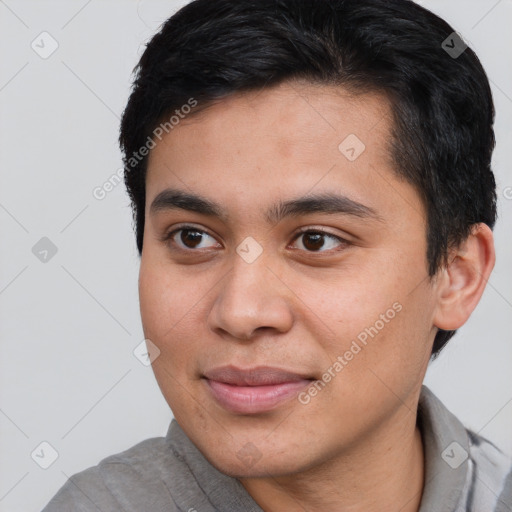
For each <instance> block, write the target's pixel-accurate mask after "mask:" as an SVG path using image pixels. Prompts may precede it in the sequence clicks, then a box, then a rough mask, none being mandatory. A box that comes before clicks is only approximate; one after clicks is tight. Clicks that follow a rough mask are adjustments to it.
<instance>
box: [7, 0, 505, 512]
mask: <svg viewBox="0 0 512 512" xmlns="http://www.w3.org/2000/svg"><path fill="white" fill-rule="evenodd" d="M184 3H186V2H183V1H182V2H175V1H156V0H153V1H151V0H142V1H139V2H136V1H133V0H104V1H101V2H100V1H99V0H92V1H91V0H89V1H87V0H83V1H74V0H73V1H69V0H67V1H42V0H34V1H21V0H0V37H1V51H0V61H1V69H0V73H1V74H0V108H1V115H0V140H1V151H0V169H1V173H2V186H1V188H0V222H1V234H2V236H1V242H0V245H1V251H0V258H1V261H0V311H1V317H0V336H1V357H0V450H1V456H0V511H5V512H7V511H9V512H18V511H24V512H30V511H39V510H41V508H42V507H43V506H44V505H45V504H46V503H47V501H48V500H49V499H50V498H51V497H52V496H53V495H54V494H55V492H56V491H57V490H58V488H59V487H60V486H61V485H62V484H63V483H64V482H65V480H66V478H67V476H70V475H72V474H74V473H76V472H78V471H81V470H83V469H85V468H87V467H90V466H92V465H95V464H97V463H98V462H99V461H100V460H101V459H102V458H104V457H106V456H108V455H111V454H114V453H117V452H120V451H122V450H125V449H127V448H129V447H131V446H133V445H134V444H136V443H138V442H139V441H141V440H143V439H147V438H149V437H155V436H162V435H165V433H166V430H167V427H168V424H169V421H170V419H171V412H170V410H169V408H168V406H167V404H166V402H165V400H164V399H163V397H162V396H161V393H160V390H159V388H158V386H157V384H156V381H155V380H154V377H153V373H152V371H151V368H150V367H145V366H143V365H142V364H141V363H140V362H139V361H138V360H137V359H136V358H135V357H134V355H133V353H132V352H133V350H134V348H135V347H136V346H137V345H138V344H139V343H140V342H141V341H142V339H143V333H142V327H141V323H140V317H139V310H138V297H137V277H138V255H137V252H136V247H135V238H134V235H133V233H132V226H131V212H130V209H129V201H128V197H127V195H126V192H125V188H124V184H120V185H118V186H117V187H115V188H114V190H112V191H111V192H109V193H108V194H107V195H106V197H105V198H104V199H103V200H98V199H96V198H95V197H94V196H93V193H92V192H93V189H94V188H95V187H98V186H101V185H102V184H103V183H104V182H105V181H107V180H108V179H109V178H110V177H111V176H112V175H114V174H115V173H116V172H117V170H118V169H119V167H120V166H121V159H120V152H119V149H118V146H117V137H118V126H119V116H120V114H121V112H122V109H123V108H124V106H125V103H126V100H127V98H128V92H129V85H130V80H131V71H132V69H133V66H134V65H135V64H136V62H137V60H138V58H139V57H140V55H141V52H142V50H143V44H144V43H145V42H147V40H148V39H149V38H150V37H151V36H152V35H153V34H154V33H155V31H156V29H157V27H158V26H159V25H160V23H162V22H163V21H164V20H165V19H166V18H167V17H169V16H170V15H171V14H172V13H173V12H174V11H175V10H176V9H177V8H178V7H179V6H181V5H183V4H184ZM421 3H422V4H423V5H425V6H426V7H428V8H430V9H431V10H433V11H434V12H436V13H438V14H440V15H441V16H443V17H444V18H445V19H446V20H447V21H448V22H449V23H451V24H452V25H453V26H454V28H455V29H456V30H457V31H459V32H460V33H461V34H462V35H463V37H464V38H465V40H466V41H467V42H468V43H469V44H470V45H471V46H472V47H473V48H474V49H475V50H476V52H477V54H478V55H479V57H480V58H481V60H482V62H483V64H484V67H485V68H486V70H487V72H488V74H489V77H490V79H491V82H492V87H493V92H494V98H495V104H496V110H497V121H496V133H497V149H496V152H495V155H494V169H495V173H496V177H497V181H498V191H499V213H500V219H499V222H498V225H497V228H496V230H495V236H496V247H497V265H496V268H495V270H494V273H493V275H492V277H491V280H490V282H489V286H488V288H487V290H486V292H485V294H484V297H483V299H482V302H481V304H480V305H479V307H478V308H477V310H476V312H475V313H474V315H473V317H472V318H471V320H470V321H469V322H468V323H467V325H466V326H465V327H464V328H463V329H461V330H460V332H459V334H458V335H457V336H456V337H455V338H454V339H453V340H452V341H451V342H450V345H449V347H448V348H447V349H446V350H445V352H444V354H443V355H442V356H441V358H440V359H439V360H438V361H437V362H435V363H434V364H432V365H431V367H430V369H429V372H428V374H427V379H426V383H427V384H428V385H429V386H430V387H431V389H432V390H433V391H434V392H435V393H437V395H438V396H439V397H440V398H441V399H442V400H443V401H444V403H445V404H446V405H447V406H448V407H449V408H450V409H451V410H452V411H453V412H454V413H455V414H456V415H457V416H458V417H459V418H460V419H461V420H462V421H463V422H464V423H465V424H466V425H467V426H468V427H470V428H472V429H474V430H475V431H477V432H480V433H481V434H482V435H484V436H486V437H488V438H489V439H491V440H492V441H494V442H495V443H496V444H497V445H498V446H500V447H501V448H502V449H504V450H506V451H508V452H509V453H512V435H511V432H512V372H511V371H510V370H511V362H512V343H511V324H512V322H511V318H512V265H511V262H512V244H511V229H510V227H511V219H512V199H511V198H512V188H507V187H512V173H511V164H512V153H511V147H512V145H511V143H510V142H511V130H512V124H511V120H512V70H511V65H510V63H511V62H512V60H511V57H512V51H511V50H512V35H511V30H510V24H511V21H512V2H511V1H510V0H501V1H494V0H487V1H482V0H473V1H468V0H458V1H454V0H452V1H450V2H445V1H443V0H429V1H423V2H421ZM43 31H47V32H48V33H50V34H51V36H52V38H54V39H55V40H56V41H57V42H58V45H59V46H58V49H57V50H56V51H55V53H53V54H52V55H51V56H50V57H48V58H47V59H43V58H41V57H40V56H39V55H38V54H37V53H36V52H35V51H34V50H33V49H32V48H31V43H32V41H33V40H36V42H37V41H40V38H39V39H38V36H39V34H40V33H41V32H43ZM440 43H441V42H440ZM39 44H40V45H41V43H39ZM49 44H50V42H49V40H46V43H45V48H46V49H48V48H49V47H50V46H49ZM505 196H508V198H509V199H508V200H507V199H506V197H505ZM42 237H48V238H49V239H50V240H51V241H52V242H53V243H54V244H55V245H56V246H57V249H58V252H57V253H56V255H55V256H53V257H52V258H51V259H50V260H49V261H48V262H46V263H43V262H41V261H39V259H37V258H36V257H35V256H34V254H33V253H32V247H33V246H34V245H35V244H36V243H37V242H38V241H39V240H40V239H41V238H42ZM43 441H46V442H48V443H50V444H51V445H52V446H53V447H54V448H55V450H56V451H57V452H58V458H57V460H56V461H55V462H54V463H53V464H52V465H51V466H50V467H49V468H48V469H46V470H45V469H42V468H41V467H39V466H38V465H37V464H36V462H34V460H33V459H32V458H31V453H32V452H33V451H34V450H35V449H36V448H37V447H38V446H40V443H41V442H43ZM43 451H45V455H44V457H48V456H49V453H50V451H49V450H48V449H46V450H44V446H43ZM37 453H39V454H41V451H40V449H39V451H38V452H37ZM44 457H42V456H40V458H39V460H40V461H42V460H43V459H44Z"/></svg>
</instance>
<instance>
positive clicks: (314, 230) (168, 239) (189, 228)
mask: <svg viewBox="0 0 512 512" xmlns="http://www.w3.org/2000/svg"><path fill="white" fill-rule="evenodd" d="M180 231H195V232H197V233H201V234H205V235H208V236H209V237H211V238H213V239H215V237H214V236H213V235H211V234H210V233H208V231H205V230H203V229H199V228H196V227H195V226H190V225H184V226H180V227H178V228H176V229H174V230H172V231H170V232H169V233H167V234H165V235H164V236H163V237H162V238H161V241H162V242H164V243H166V245H167V246H168V247H169V248H170V249H172V250H176V251H181V252H200V251H201V249H190V248H189V249H183V248H181V247H171V245H175V242H174V241H173V240H172V239H173V237H174V235H176V234H177V233H179V232H180ZM306 233H309V234H322V235H324V236H326V237H329V238H333V239H335V240H337V241H338V242H340V244H341V246H342V247H343V248H344V247H346V246H347V245H350V242H348V241H347V240H345V239H344V238H342V237H340V236H337V235H334V234H332V233H330V232H328V231H325V230H323V229H319V228H304V229H302V230H300V231H299V232H297V233H295V235H294V237H293V240H292V242H295V241H296V240H297V239H299V238H300V237H301V235H304V234H306ZM299 250H304V249H299ZM338 250H339V249H338ZM331 251H333V249H331V250H328V251H307V250H306V252H308V253H309V254H322V253H330V252H331ZM334 251H335V252H336V251H337V250H336V249H334Z"/></svg>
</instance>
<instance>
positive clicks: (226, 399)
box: [202, 366, 315, 414]
mask: <svg viewBox="0 0 512 512" xmlns="http://www.w3.org/2000/svg"><path fill="white" fill-rule="evenodd" d="M202 377H203V379H204V380H205V382H206V384H207V387H208V390H209V392H210V394H211V395H212V396H213V398H214V399H215V401H216V402H217V403H218V404H219V405H221V406H222V407H223V408H224V409H226V410H228V411H230V412H234V413H238V414H257V413H262V412H267V411H271V410H273V409H275V408H277V407H278V406H280V405H281V404H283V402H285V401H287V400H289V399H291V398H292V397H295V396H297V394H298V393H299V392H300V391H301V390H302V389H304V388H306V387H307V386H309V385H310V384H311V382H312V381H314V380H315V379H314V378H313V377H311V376H308V375H304V374H300V373H294V372H289V371H286V370H282V369H280V368H275V367H268V366H259V367H254V368H248V369H240V368H236V367H234V366H223V367H219V368H214V369H212V370H209V371H207V372H205V373H204V374H203V376H202Z"/></svg>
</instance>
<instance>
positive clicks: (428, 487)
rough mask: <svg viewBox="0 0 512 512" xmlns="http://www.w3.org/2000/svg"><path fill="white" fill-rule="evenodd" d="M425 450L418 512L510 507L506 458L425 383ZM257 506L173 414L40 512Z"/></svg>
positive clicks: (255, 511) (226, 511) (198, 511)
mask: <svg viewBox="0 0 512 512" xmlns="http://www.w3.org/2000/svg"><path fill="white" fill-rule="evenodd" d="M418 426H419V427H420V430H421V433H422V439H423V446H424V450H425V486H424V489H423V496H422V499H421V506H420V509H419V512H512V458H511V457H510V456H508V455H506V454H504V453H503V452H502V451H501V450H499V449H498V448H497V447H496V446H495V445H494V444H492V443H491V442H490V441H488V440H486V439H485V438H483V437H481V436H479V435H477V434H475V433H474V432H472V431H471V430H469V429H466V428H465V427H464V426H463V425H462V423H461V422H460V421H459V420H458V419H457V418H456V417H455V416H454V415H453V414H452V413H451V412H450V411H448V409H446V407H445V406H444V405H443V404H442V403H441V402H440V401H439V399H438V398H437V397H436V396H435V395H434V394H433V393H432V392H431V391H430V390H429V389H428V388H427V387H426V386H423V387H422V391H421V396H420V401H419V406H418ZM75 511H76V512H119V511H125V512H172V511H179V512H216V511H221V512H262V509H261V508H260V507H259V506H258V505H257V504H256V503H255V502H254V500H253V499H252V498H251V496H250V495H249V493H248V492H247V491H246V490H245V488H244V487H243V486H242V484H241V483H240V482H239V481H238V480H237V479H236V478H233V477H230V476H227V475H224V474H223V473H220V472H219V471H218V470H217V469H215V468H214V467H213V466H212V465H211V464H210V463H209V462H208V461H207V460H206V459H205V458H204V456H203V455H202V454H201V452H200V451H199V450H198V449H197V448H196V446H195V445H194V444H193V443H192V441H190V439H189V438H188V437H187V435H186V434H185V433H184V432H183V430H182V429H181V427H180V426H179V425H178V423H177V422H176V420H174V419H173V420H172V421H171V424H170V426H169V430H168V432H167V435H166V437H157V438H152V439H146V440H145V441H142V442H140V443H139V444H137V445H135V446H133V447H131V448H129V449H128V450H126V451H124V452H121V453H118V454H116V455H111V456H110V457H107V458H105V459H103V460H102V461H101V462H100V463H99V464H98V465H97V466H94V467H91V468H89V469H86V470H84V471H82V472H80V473H76V474H75V475H73V476H72V477H70V478H69V479H68V481H67V482H66V483H65V484H64V485H63V486H62V487H61V488H60V489H59V491H58V492H57V494H56V495H55V496H54V497H53V498H52V500H51V501H50V502H49V503H48V505H47V506H46V507H45V508H44V510H43V511H42V512H75Z"/></svg>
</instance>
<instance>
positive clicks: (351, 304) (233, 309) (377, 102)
mask: <svg viewBox="0 0 512 512" xmlns="http://www.w3.org/2000/svg"><path fill="white" fill-rule="evenodd" d="M390 129H391V114H390V107H389V104H388V103H387V101H386V99H385V98H384V97H383V96H380V95H377V94H365V95H359V96H357V97H355V96H351V95H349V94H348V92H346V91H343V90H340V89H339V88H332V87H330V86H321V87H320V86H313V85H307V84H299V83H294V84H293V85H292V84H291V83H285V84H282V85H280V86H278V87H274V88H270V89H267V90H263V91H258V92H254V93H252V92H251V93H244V94H237V95H233V96H231V97H230V98H229V99H225V100H222V101H220V102H218V103H216V104H214V105H213V106H210V107H209V108H207V109H206V110H204V111H202V112H201V113H199V114H197V115H196V116H191V117H190V118H185V119H183V120H181V121H180V122H179V124H178V125H177V126H175V127H174V129H173V130H172V131H170V132H169V133H168V134H166V135H165V136H164V137H163V138H162V140H161V141H160V142H158V144H157V145H156V147H154V148H153V149H152V150H151V153H150V156H149V161H148V173H147V181H146V212H145V215H146V221H145V231H144V248H143V252H142V259H141V267H140V277H139V292H140V306H141V315H142V323H143V327H144V334H145V337H146V338H147V339H149V340H151V342H152V343H153V344H154V345H156V347H158V349H159V351H160V354H159V356H158V357H157V358H156V359H155V360H154V362H153V370H154V373H155V376H156V379H157V381H158V384H159V386H160V388H161V390H162V393H163V395H164V397H165V399H166V400H167V402H168V404H169V406H170V407H171V409H172V411H173V413H174V416H175V418H176V420H177V421H178V423H179V424H180V425H181V427H182V428H183V429H184V431H185V432H186V433H187V435H188V436H189V437H190V439H191V440H192V441H193V442H194V444H196V446H197V447H198V448H199V449H200V450H201V452H202V453H203V454H204V455H205V457H206V458H207V459H208V460H209V461H210V462H211V463H212V464H213V465H214V466H216V467H217V468H218V469H219V470H220V471H222V472H224V473H226V474H230V475H234V476H239V477H244V476H245V477H250V476H263V475H284V474H289V473H295V472H300V471H306V470H308V469H310V468H313V467H317V466H321V465H322V464H323V463H326V462H327V461H329V460H332V459H333V457H336V456H343V455H344V454H349V453H350V452H351V451H353V450H356V449H357V448H358V447H359V448H360V447H361V446H363V445H364V444H365V443H368V442H370V441H371V440H372V439H375V438H376V437H378V436H388V437H389V436H390V435H392V434H391V433H392V432H394V433H395V435H400V432H401V431H402V430H401V429H402V426H403V425H405V424H406V422H408V421H409V422H410V421H412V424H414V415H411V410H415V402H416V400H417V397H418V395H419V392H420V388H421V383H422V380H423V377H424V373H425V371H426V367H427V364H428V360H429V356H430V349H431V346H432V342H433V338H434V335H435V328H434V326H433V315H434V310H435V293H434V291H433V288H432V283H431V282H430V281H429V279H428V278H427V276H428V273H427V261H426V250H427V247H426V235H425V233H426V225H425V210H424V207H423V205H422V203H421V200H420V198H419V195H418V194H417V192H416V191H415V190H414V189H413V188H412V187H411V186H410V185H409V184H408V183H406V182H404V181H403V180H400V179H399V178H398V177H397V176H396V175H395V173H394V171H393V163H392V161H391V157H390V152H389V149H388V144H389V137H390V135H389V134H390ZM363 145H364V146H363ZM198 199H202V201H200V200H198Z"/></svg>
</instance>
